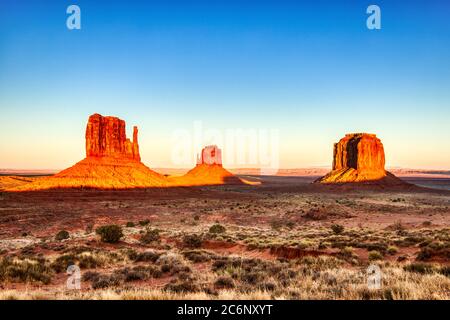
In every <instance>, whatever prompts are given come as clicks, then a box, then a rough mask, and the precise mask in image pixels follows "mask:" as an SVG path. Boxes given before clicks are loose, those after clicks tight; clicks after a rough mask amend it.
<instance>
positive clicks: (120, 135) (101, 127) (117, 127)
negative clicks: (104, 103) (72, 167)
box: [86, 113, 141, 161]
mask: <svg viewBox="0 0 450 320" xmlns="http://www.w3.org/2000/svg"><path fill="white" fill-rule="evenodd" d="M125 128H126V125H125V121H123V120H121V119H119V118H116V117H103V116H101V115H99V114H97V113H96V114H93V115H91V116H90V117H89V120H88V124H87V126H86V157H88V158H89V157H112V158H119V159H132V160H136V161H141V157H140V155H139V145H138V129H137V127H134V131H133V141H132V142H131V141H130V139H127V137H126V132H125Z"/></svg>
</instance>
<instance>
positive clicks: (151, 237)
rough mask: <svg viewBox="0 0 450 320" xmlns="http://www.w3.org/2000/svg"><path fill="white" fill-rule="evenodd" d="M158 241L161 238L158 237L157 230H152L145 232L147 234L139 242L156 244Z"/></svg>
mask: <svg viewBox="0 0 450 320" xmlns="http://www.w3.org/2000/svg"><path fill="white" fill-rule="evenodd" d="M160 239H161V236H160V235H159V230H157V229H153V230H147V232H146V233H145V234H143V235H142V236H141V239H140V241H141V242H142V243H144V244H149V243H152V242H157V241H159V240H160Z"/></svg>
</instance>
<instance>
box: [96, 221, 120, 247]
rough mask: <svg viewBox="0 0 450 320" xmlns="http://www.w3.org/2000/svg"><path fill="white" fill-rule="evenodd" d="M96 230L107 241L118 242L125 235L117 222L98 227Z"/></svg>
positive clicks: (102, 239)
mask: <svg viewBox="0 0 450 320" xmlns="http://www.w3.org/2000/svg"><path fill="white" fill-rule="evenodd" d="M95 232H96V233H97V234H98V235H100V238H101V241H102V242H106V243H117V242H119V240H120V239H121V238H122V237H123V233H122V228H121V227H120V226H118V225H115V224H111V225H106V226H101V227H98V228H97V229H96V230H95Z"/></svg>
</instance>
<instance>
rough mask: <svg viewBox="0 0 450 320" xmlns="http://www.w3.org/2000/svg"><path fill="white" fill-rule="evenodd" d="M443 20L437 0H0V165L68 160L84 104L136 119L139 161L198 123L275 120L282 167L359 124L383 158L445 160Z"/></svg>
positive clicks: (449, 92)
mask: <svg viewBox="0 0 450 320" xmlns="http://www.w3.org/2000/svg"><path fill="white" fill-rule="evenodd" d="M70 4H77V5H79V6H80V8H81V17H82V29H81V30H74V31H69V30H68V29H67V28H66V18H67V14H66V8H67V7H68V6H69V5H70ZM370 4H377V5H379V6H380V7H381V12H382V29H381V30H379V31H370V30H368V29H367V28H366V18H367V14H366V8H367V6H368V5H370ZM449 17H450V2H448V1H436V0H431V1H407V2H404V1H395V0H389V1H379V0H374V1H324V0H318V1H310V3H307V2H303V1H295V2H294V1H264V0H262V1H257V2H256V1H235V0H228V1H214V0H209V1H188V0H185V1H170V0H165V1H146V2H145V3H144V2H143V1H87V0H72V1H65V0H58V1H13V0H2V1H1V2H0V168H21V169H62V168H65V167H68V166H70V165H72V164H74V163H75V162H76V161H78V160H81V159H82V158H83V157H84V130H85V125H86V121H87V118H88V116H89V115H90V114H92V113H96V112H98V113H101V114H104V115H114V116H118V117H120V118H122V119H124V120H126V122H127V125H128V133H130V132H131V128H132V126H133V125H137V126H138V127H139V129H140V134H139V139H140V141H139V142H140V149H141V155H142V158H143V161H144V163H146V164H148V165H149V166H150V167H173V166H174V165H173V164H172V163H171V150H172V133H173V132H174V131H175V130H176V129H179V128H185V129H188V130H192V127H193V122H194V121H197V120H199V121H202V123H203V126H204V127H206V128H217V129H219V130H225V129H229V128H243V129H246V128H269V129H270V128H273V129H278V130H279V132H280V154H279V155H280V166H281V167H283V168H296V167H297V168H299V167H312V166H329V165H331V160H332V159H331V156H332V144H333V143H334V142H337V141H338V140H339V139H340V138H341V137H343V136H344V135H345V134H346V133H350V132H372V133H376V134H377V136H378V137H380V139H381V140H382V142H383V144H384V146H385V151H386V158H387V165H388V166H391V167H392V166H395V167H397V166H400V167H407V168H430V169H450V123H449V122H450V121H449V120H450V59H449V57H450V19H449ZM224 152H226V150H224Z"/></svg>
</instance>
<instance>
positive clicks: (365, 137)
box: [318, 133, 387, 183]
mask: <svg viewBox="0 0 450 320" xmlns="http://www.w3.org/2000/svg"><path fill="white" fill-rule="evenodd" d="M384 165H385V157H384V148H383V144H382V143H381V140H380V139H378V138H377V136H376V135H375V134H368V133H353V134H346V135H345V137H344V138H342V139H341V140H340V141H339V142H338V143H335V144H334V148H333V169H332V171H331V172H330V173H329V174H327V175H326V176H325V177H323V178H321V179H319V180H318V182H322V183H342V182H366V181H376V180H380V179H383V178H384V177H386V175H387V173H386V170H385V169H384Z"/></svg>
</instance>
